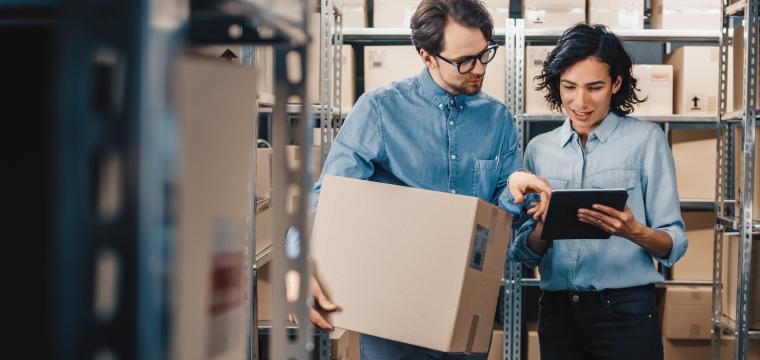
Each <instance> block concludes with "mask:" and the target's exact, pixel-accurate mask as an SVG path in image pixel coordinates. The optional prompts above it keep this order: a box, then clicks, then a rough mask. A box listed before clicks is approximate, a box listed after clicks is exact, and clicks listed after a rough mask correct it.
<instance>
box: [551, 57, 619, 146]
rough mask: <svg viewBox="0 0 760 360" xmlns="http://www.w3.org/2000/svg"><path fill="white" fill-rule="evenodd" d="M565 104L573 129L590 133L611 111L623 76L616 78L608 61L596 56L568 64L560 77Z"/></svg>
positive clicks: (560, 86)
mask: <svg viewBox="0 0 760 360" xmlns="http://www.w3.org/2000/svg"><path fill="white" fill-rule="evenodd" d="M559 83H560V84H559V94H560V97H561V98H562V107H563V108H564V109H565V112H566V113H567V115H568V116H569V117H570V121H572V124H573V129H575V131H578V132H583V133H585V134H586V135H588V134H589V133H590V132H591V131H593V129H595V128H596V127H597V126H598V125H599V124H600V123H601V122H602V120H604V118H605V116H607V113H608V112H609V111H610V103H611V101H612V95H613V94H615V93H617V92H618V90H620V83H621V80H620V77H618V78H617V79H615V82H614V83H613V82H612V79H610V74H609V69H608V67H607V64H605V63H603V62H600V61H599V60H598V59H597V58H595V57H589V58H586V59H584V60H581V61H579V62H577V63H575V64H573V65H572V66H570V67H569V68H567V69H566V70H565V71H564V72H563V73H562V75H560V78H559Z"/></svg>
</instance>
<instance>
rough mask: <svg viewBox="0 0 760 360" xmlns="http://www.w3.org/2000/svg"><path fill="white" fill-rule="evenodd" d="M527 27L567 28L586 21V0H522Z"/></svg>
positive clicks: (523, 15)
mask: <svg viewBox="0 0 760 360" xmlns="http://www.w3.org/2000/svg"><path fill="white" fill-rule="evenodd" d="M522 17H523V19H525V28H526V29H561V30H564V29H567V28H569V27H571V26H573V25H575V24H578V23H584V22H586V1H585V0H565V1H562V0H531V1H522Z"/></svg>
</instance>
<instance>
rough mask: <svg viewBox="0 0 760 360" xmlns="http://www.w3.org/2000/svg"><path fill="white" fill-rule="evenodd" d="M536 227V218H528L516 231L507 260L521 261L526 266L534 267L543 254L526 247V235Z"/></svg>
mask: <svg viewBox="0 0 760 360" xmlns="http://www.w3.org/2000/svg"><path fill="white" fill-rule="evenodd" d="M535 228H536V220H534V219H532V218H529V219H528V220H526V221H525V222H524V223H523V224H522V225H521V226H520V229H519V230H518V231H517V232H516V235H515V237H514V239H513V241H512V246H510V251H509V260H510V261H517V262H522V263H524V264H525V265H526V266H528V267H531V268H533V267H536V266H538V264H539V263H540V262H541V259H542V258H543V256H541V255H538V254H536V253H535V252H533V250H531V249H530V247H528V237H529V236H530V233H531V232H533V230H534V229H535Z"/></svg>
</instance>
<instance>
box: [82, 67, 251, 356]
mask: <svg viewBox="0 0 760 360" xmlns="http://www.w3.org/2000/svg"><path fill="white" fill-rule="evenodd" d="M174 69H175V71H176V72H175V74H174V75H175V76H173V79H174V84H173V87H172V88H173V89H176V90H177V91H176V92H174V94H173V96H174V99H173V100H174V102H175V103H176V105H177V117H178V119H179V122H180V125H181V127H182V139H181V147H182V151H183V155H184V156H183V162H182V164H181V166H179V167H178V169H179V170H180V172H181V173H180V174H181V175H180V177H179V179H180V181H179V184H178V190H177V206H178V207H177V253H176V255H177V256H176V259H177V263H176V268H175V269H174V271H173V273H174V274H176V275H177V278H176V279H175V280H176V282H174V284H175V285H176V286H175V287H174V288H173V289H172V291H173V295H172V298H174V299H176V300H177V301H176V303H175V304H174V306H175V308H174V309H175V313H174V316H173V317H172V325H171V326H172V329H171V330H172V331H171V333H172V338H171V345H170V346H171V350H170V351H171V353H172V357H176V358H178V359H201V358H203V359H223V358H225V359H227V358H234V357H243V355H244V354H245V347H246V341H245V327H244V326H245V322H244V319H245V316H246V314H247V309H248V306H246V304H245V302H246V301H247V300H246V299H245V298H244V294H245V289H247V288H248V287H249V284H248V283H249V282H250V279H248V273H247V271H245V268H246V264H245V256H244V254H245V253H246V252H247V250H248V249H247V248H246V247H247V244H248V238H247V234H248V232H247V231H246V229H247V228H248V221H249V219H250V217H251V213H250V210H251V204H250V199H251V198H252V195H253V194H251V192H252V191H253V190H254V189H252V188H251V184H252V182H253V179H252V178H251V176H252V174H253V169H252V167H253V162H254V158H253V156H254V151H253V150H254V146H255V145H254V144H255V138H254V136H253V135H254V124H255V120H254V119H256V103H255V102H254V101H251V99H252V98H254V97H255V94H256V76H255V71H254V70H253V69H251V68H247V67H242V66H240V65H239V64H238V65H234V64H230V63H226V62H223V61H218V60H214V59H209V58H196V57H191V56H186V57H182V58H180V59H179V61H178V62H177V64H175V66H174ZM199 279H202V281H199ZM96 302H97V300H96Z"/></svg>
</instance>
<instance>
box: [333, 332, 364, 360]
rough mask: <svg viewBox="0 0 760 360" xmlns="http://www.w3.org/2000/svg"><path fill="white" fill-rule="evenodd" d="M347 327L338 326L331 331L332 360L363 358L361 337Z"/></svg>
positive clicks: (356, 359) (357, 359)
mask: <svg viewBox="0 0 760 360" xmlns="http://www.w3.org/2000/svg"><path fill="white" fill-rule="evenodd" d="M360 336H361V335H360V334H357V333H355V332H353V331H348V330H346V329H340V328H336V329H335V330H333V331H332V332H331V333H330V360H361V359H360V356H361V354H360V353H359V352H360V349H359V337H360Z"/></svg>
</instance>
